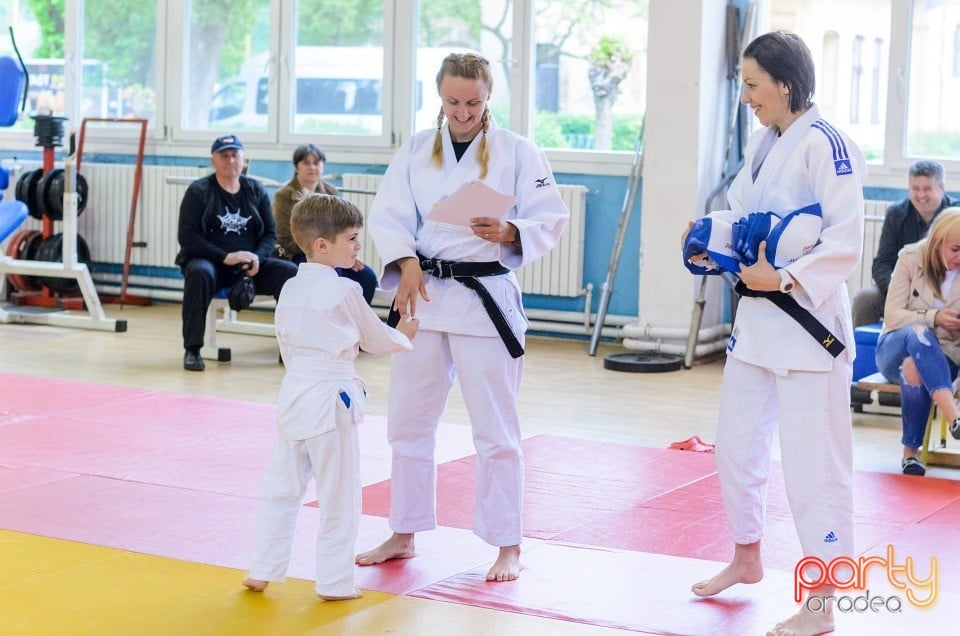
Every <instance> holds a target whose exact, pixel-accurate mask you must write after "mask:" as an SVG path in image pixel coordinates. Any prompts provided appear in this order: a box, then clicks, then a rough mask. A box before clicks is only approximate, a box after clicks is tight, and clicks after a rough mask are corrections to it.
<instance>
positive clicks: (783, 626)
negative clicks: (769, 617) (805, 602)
mask: <svg viewBox="0 0 960 636" xmlns="http://www.w3.org/2000/svg"><path fill="white" fill-rule="evenodd" d="M833 627H834V624H833V612H811V611H810V610H808V609H807V608H806V606H804V607H801V608H800V611H799V612H797V613H796V614H794V615H793V616H791V617H790V618H788V619H787V620H785V621H783V622H782V623H777V626H776V627H774V628H773V629H771V630H770V631H768V632H767V636H816V635H817V634H829V633H830V632H832V631H833Z"/></svg>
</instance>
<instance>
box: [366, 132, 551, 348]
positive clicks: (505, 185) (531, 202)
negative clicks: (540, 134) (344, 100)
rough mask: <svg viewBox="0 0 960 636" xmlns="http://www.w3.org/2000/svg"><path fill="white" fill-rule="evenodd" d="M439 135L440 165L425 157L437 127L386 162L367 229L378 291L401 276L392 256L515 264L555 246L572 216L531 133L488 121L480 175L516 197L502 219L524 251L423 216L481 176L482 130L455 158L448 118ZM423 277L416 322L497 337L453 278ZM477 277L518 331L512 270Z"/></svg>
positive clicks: (522, 327) (475, 300)
mask: <svg viewBox="0 0 960 636" xmlns="http://www.w3.org/2000/svg"><path fill="white" fill-rule="evenodd" d="M441 134H442V137H443V167H442V168H438V167H437V166H436V165H434V164H433V163H432V162H431V160H430V153H431V152H432V150H433V142H434V139H435V137H436V130H425V131H421V132H419V133H417V134H416V135H414V136H413V137H411V138H410V139H409V140H408V141H407V143H406V144H404V146H403V147H402V148H401V149H400V150H399V151H398V152H397V154H396V156H395V157H394V158H393V160H392V161H391V162H390V166H389V167H388V168H387V171H386V174H384V177H383V180H382V181H381V183H380V188H379V190H378V191H377V196H376V199H375V200H374V202H373V206H372V208H371V210H370V221H369V225H370V234H371V235H372V237H373V241H374V243H375V244H376V246H377V251H378V252H379V254H380V257H381V258H382V259H383V263H384V271H383V275H382V277H381V279H380V286H381V288H383V289H384V290H387V291H392V290H395V289H396V288H397V284H398V283H399V281H400V268H399V267H398V266H397V264H396V261H397V259H400V258H404V257H407V256H415V255H416V253H417V252H419V253H420V254H422V255H423V256H425V257H428V258H439V259H443V260H448V261H461V262H491V261H499V262H500V263H501V264H502V265H503V266H505V267H507V268H509V269H511V270H514V269H518V268H520V267H521V266H523V265H526V264H527V263H530V262H532V261H535V260H537V259H538V258H540V257H541V256H543V255H544V254H546V253H547V252H548V251H550V249H551V248H553V246H554V245H555V244H556V242H557V240H559V238H560V234H561V233H562V232H563V228H564V227H565V225H566V223H567V219H568V218H569V216H570V213H569V211H568V210H567V208H566V206H565V205H564V203H563V200H562V199H561V198H560V193H559V191H558V190H557V184H556V182H555V180H554V178H553V172H552V170H551V169H550V164H549V163H548V162H547V158H546V155H544V153H543V152H542V151H541V150H540V149H539V148H537V147H536V146H535V145H534V144H533V143H531V142H530V141H529V140H527V139H525V138H523V137H521V136H519V135H516V134H514V133H512V132H510V131H508V130H504V129H502V128H499V127H497V126H496V125H495V124H493V123H491V124H490V127H489V130H488V131H487V133H486V138H487V146H488V148H489V152H490V160H489V164H488V166H489V167H488V173H487V176H486V178H485V179H484V180H483V181H484V183H486V184H487V185H488V186H490V187H491V188H493V189H494V190H497V191H498V192H500V193H502V194H507V195H512V196H514V197H515V198H516V205H515V206H514V207H513V208H512V209H511V210H510V211H508V212H507V215H506V217H505V219H506V220H507V221H510V222H511V223H513V225H515V226H516V227H517V228H518V229H519V231H520V238H521V242H522V245H523V248H522V250H517V249H513V248H510V247H509V246H506V245H497V244H494V243H490V242H488V241H484V240H482V239H480V238H477V237H476V236H474V234H473V232H472V231H471V230H470V228H468V227H463V226H459V225H451V224H447V223H438V222H436V221H431V220H428V219H425V218H424V217H425V215H426V214H427V213H428V212H429V211H430V209H431V208H432V206H433V205H434V204H435V203H436V202H438V201H440V199H441V197H443V196H449V195H451V194H453V193H454V192H456V190H457V189H458V188H460V186H462V185H463V184H465V183H467V182H469V181H476V180H478V179H479V176H480V164H479V163H478V162H477V160H476V154H477V146H478V145H479V143H480V139H481V138H482V137H483V133H481V134H479V135H477V137H476V138H475V139H474V140H473V142H472V143H471V144H470V147H469V148H467V151H466V152H465V153H464V155H463V156H462V157H461V158H460V161H459V162H458V161H457V159H456V156H455V155H454V152H453V144H452V142H451V140H450V132H449V129H448V127H447V126H446V125H444V127H443V129H442V131H441ZM424 279H425V282H426V289H427V295H428V296H429V298H430V302H424V301H423V299H418V300H417V309H416V316H417V318H418V319H419V320H420V328H421V329H430V330H434V331H446V332H450V333H458V334H464V335H471V336H492V337H497V331H496V329H495V328H494V326H493V322H492V321H491V320H490V317H489V316H488V315H487V312H486V311H485V310H484V309H483V306H482V304H481V302H480V298H479V296H477V294H476V293H475V292H473V291H472V290H470V289H468V288H467V287H465V286H464V285H462V284H461V283H458V282H457V281H455V280H453V279H442V280H441V279H438V278H436V277H433V276H429V275H427V276H425V277H424ZM478 280H479V281H480V282H481V283H482V284H483V285H484V286H485V287H486V288H487V289H488V290H489V291H490V294H491V296H493V299H494V300H495V301H496V303H497V305H498V306H499V307H500V310H501V311H502V312H503V315H504V317H505V318H506V319H507V322H508V323H509V325H510V328H511V330H512V331H513V333H514V334H515V335H517V336H518V337H522V334H523V333H524V331H526V328H527V319H526V316H525V315H524V313H523V306H522V304H521V295H520V285H519V284H518V282H517V279H516V276H514V274H513V272H512V271H511V272H510V273H509V274H507V275H504V276H485V277H480V278H478Z"/></svg>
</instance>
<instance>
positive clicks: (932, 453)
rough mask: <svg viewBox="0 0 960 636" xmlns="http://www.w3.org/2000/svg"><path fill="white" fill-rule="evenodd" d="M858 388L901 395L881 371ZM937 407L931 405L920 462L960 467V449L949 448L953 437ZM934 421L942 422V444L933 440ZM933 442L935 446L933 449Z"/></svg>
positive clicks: (862, 382)
mask: <svg viewBox="0 0 960 636" xmlns="http://www.w3.org/2000/svg"><path fill="white" fill-rule="evenodd" d="M856 387H857V388H858V389H861V390H863V391H877V392H880V393H897V394H899V393H900V385H899V384H894V383H893V382H888V381H887V379H886V378H885V377H883V374H882V373H880V372H879V371H878V372H877V373H873V374H871V375H868V376H866V377H863V378H860V379H859V380H857V384H856ZM938 415H939V414H938V413H937V405H936V404H931V405H930V414H929V415H928V416H927V427H926V430H925V431H924V433H923V446H921V447H920V461H921V462H923V463H924V464H925V465H927V466H930V465H939V466H960V449H957V448H947V438H948V437H952V436H951V435H950V434H949V432H948V431H947V420H945V419H944V418H942V417H939V416H938ZM934 420H938V421H939V422H940V442H939V444H937V443H936V440H931V439H930V438H931V431H932V429H933V422H934ZM931 442H933V443H934V444H935V445H934V446H933V447H932V448H931Z"/></svg>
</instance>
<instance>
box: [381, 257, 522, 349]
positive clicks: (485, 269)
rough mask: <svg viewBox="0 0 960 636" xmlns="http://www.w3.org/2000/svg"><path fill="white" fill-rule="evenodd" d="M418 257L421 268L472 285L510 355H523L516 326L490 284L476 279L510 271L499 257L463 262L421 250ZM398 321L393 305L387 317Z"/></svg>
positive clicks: (393, 323) (397, 313) (394, 321)
mask: <svg viewBox="0 0 960 636" xmlns="http://www.w3.org/2000/svg"><path fill="white" fill-rule="evenodd" d="M417 260H419V261H420V269H421V270H423V272H424V273H425V274H430V275H431V276H435V277H437V278H452V279H454V280H455V281H457V282H458V283H461V284H462V285H464V286H466V287H469V288H470V289H472V290H473V291H474V292H475V293H476V294H477V296H479V297H480V302H481V303H482V304H483V308H484V310H486V312H487V315H488V316H490V320H492V321H493V326H494V327H495V328H496V330H497V333H498V334H499V335H500V339H501V340H503V344H505V345H506V346H507V351H509V352H510V355H511V356H512V357H514V358H519V357H520V356H522V355H523V347H522V346H520V341H519V340H517V337H516V336H515V335H514V333H513V330H512V329H510V325H509V324H508V323H507V319H506V318H505V317H504V315H503V311H501V310H500V307H499V305H497V302H496V301H495V300H494V299H493V296H491V295H490V292H489V291H487V288H486V287H484V286H483V283H481V282H480V281H479V280H477V278H479V277H481V276H502V275H504V274H509V273H510V270H509V269H507V268H506V267H504V266H503V265H501V264H500V263H498V262H497V261H492V262H486V263H461V262H457V261H444V260H441V259H439V258H427V257H425V256H423V255H422V254H417ZM398 322H400V312H398V311H397V310H396V309H394V308H393V307H391V308H390V315H389V316H388V317H387V324H388V325H390V326H391V327H395V326H396V325H397V323H398Z"/></svg>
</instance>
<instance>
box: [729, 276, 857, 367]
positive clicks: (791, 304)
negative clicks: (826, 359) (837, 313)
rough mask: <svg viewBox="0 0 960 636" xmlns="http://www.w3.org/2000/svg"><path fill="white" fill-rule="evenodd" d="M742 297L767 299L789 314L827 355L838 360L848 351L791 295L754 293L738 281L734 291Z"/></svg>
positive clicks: (776, 292)
mask: <svg viewBox="0 0 960 636" xmlns="http://www.w3.org/2000/svg"><path fill="white" fill-rule="evenodd" d="M734 291H736V292H737V293H738V294H740V295H741V296H748V297H750V298H766V299H767V300H769V301H770V302H772V303H773V304H774V305H776V306H777V307H779V308H780V309H782V310H784V311H785V312H787V314H788V315H789V316H790V317H791V318H793V319H794V320H796V321H797V322H798V323H800V326H801V327H803V328H804V330H806V332H807V333H808V334H810V335H811V336H813V339H814V340H816V341H817V344H819V345H820V346H821V347H823V348H824V349H826V350H827V353H829V354H830V355H832V356H833V357H834V358H836V357H837V356H838V355H840V354H841V353H843V350H844V349H846V347H845V346H844V344H843V343H842V342H840V340H838V339H837V337H836V336H835V335H833V334H832V333H830V330H829V329H827V328H826V327H824V326H823V324H822V323H821V322H820V321H819V320H817V319H816V318H814V316H813V314H811V313H810V312H809V311H807V310H806V309H804V308H803V307H802V306H800V303H798V302H797V301H796V300H795V299H794V298H793V296H791V295H790V294H785V293H783V292H781V291H769V292H764V291H754V290H752V289H750V288H749V287H747V286H746V285H744V284H743V281H742V280H741V281H737V287H736V289H735V290H734Z"/></svg>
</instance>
